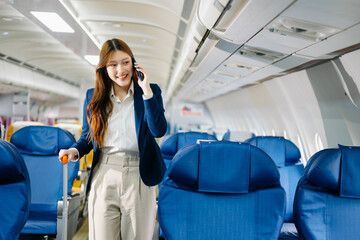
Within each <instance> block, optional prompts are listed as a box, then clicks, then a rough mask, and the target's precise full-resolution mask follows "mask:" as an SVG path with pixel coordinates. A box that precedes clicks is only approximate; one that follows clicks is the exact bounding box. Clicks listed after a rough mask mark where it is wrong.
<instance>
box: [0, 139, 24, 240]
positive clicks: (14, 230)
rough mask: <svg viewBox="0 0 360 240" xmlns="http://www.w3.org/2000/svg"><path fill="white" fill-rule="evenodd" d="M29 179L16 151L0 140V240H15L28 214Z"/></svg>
mask: <svg viewBox="0 0 360 240" xmlns="http://www.w3.org/2000/svg"><path fill="white" fill-rule="evenodd" d="M30 201H31V190H30V177H29V173H28V170H27V168H26V165H25V162H24V160H23V158H22V157H21V155H20V152H19V151H18V149H17V148H16V147H15V146H14V145H13V144H11V143H9V142H7V141H4V140H0V212H1V214H0V239H2V240H15V239H18V237H19V233H20V231H21V229H22V228H23V226H24V225H25V222H26V219H27V218H28V216H29V212H30Z"/></svg>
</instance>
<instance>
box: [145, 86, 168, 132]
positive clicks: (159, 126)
mask: <svg viewBox="0 0 360 240" xmlns="http://www.w3.org/2000/svg"><path fill="white" fill-rule="evenodd" d="M150 87H151V89H152V91H153V97H152V98H150V99H147V100H144V107H145V118H146V121H147V124H148V127H149V130H150V132H151V134H152V135H153V136H154V137H162V136H164V135H165V133H166V129H167V122H166V119H165V115H164V112H165V109H164V106H163V100H162V97H161V89H160V88H159V86H158V85H157V84H151V85H150Z"/></svg>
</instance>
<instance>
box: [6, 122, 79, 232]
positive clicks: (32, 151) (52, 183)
mask: <svg viewBox="0 0 360 240" xmlns="http://www.w3.org/2000/svg"><path fill="white" fill-rule="evenodd" d="M10 141H11V142H12V143H13V144H14V145H15V146H16V147H17V148H18V149H19V151H20V153H21V155H22V156H23V158H24V161H25V163H26V166H27V168H28V171H29V174H30V182H31V189H32V196H31V208H30V215H29V219H28V221H27V222H26V224H25V226H24V228H23V230H22V231H21V235H22V236H26V235H33V234H34V235H37V234H40V235H46V234H48V235H55V234H56V233H57V212H58V201H62V196H63V165H62V163H61V162H60V161H59V160H58V153H59V150H60V149H63V148H64V149H67V148H69V147H70V146H71V145H72V144H73V143H74V142H75V139H74V137H73V135H72V134H71V133H70V132H68V131H66V130H63V129H60V128H57V127H49V126H28V127H25V128H22V129H20V130H19V131H17V132H15V133H14V134H13V136H12V137H11V140H10ZM78 170H79V161H77V162H69V163H68V194H69V195H70V194H71V189H72V184H73V181H74V179H75V178H76V176H77V173H78Z"/></svg>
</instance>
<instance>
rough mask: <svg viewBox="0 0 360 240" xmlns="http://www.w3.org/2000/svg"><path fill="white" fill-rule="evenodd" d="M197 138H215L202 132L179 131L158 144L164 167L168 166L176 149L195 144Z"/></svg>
mask: <svg viewBox="0 0 360 240" xmlns="http://www.w3.org/2000/svg"><path fill="white" fill-rule="evenodd" d="M198 140H217V138H216V137H215V136H214V135H212V134H208V133H202V132H179V133H175V134H172V135H169V136H168V137H167V138H166V139H165V140H164V141H163V142H162V144H161V146H160V150H161V154H162V156H163V158H164V161H165V164H166V167H169V165H170V163H171V160H172V159H173V157H174V156H175V154H176V153H177V151H179V150H180V149H181V148H183V147H186V146H189V145H191V144H195V143H196V142H197V141H198Z"/></svg>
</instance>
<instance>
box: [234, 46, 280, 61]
mask: <svg viewBox="0 0 360 240" xmlns="http://www.w3.org/2000/svg"><path fill="white" fill-rule="evenodd" d="M239 53H240V55H242V56H245V57H251V58H256V59H258V60H260V61H261V60H263V61H264V60H266V61H269V62H275V61H277V60H279V59H281V58H283V57H285V55H284V54H282V53H278V52H273V51H270V50H265V49H261V48H255V47H250V46H244V47H242V48H241V49H240V50H239Z"/></svg>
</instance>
